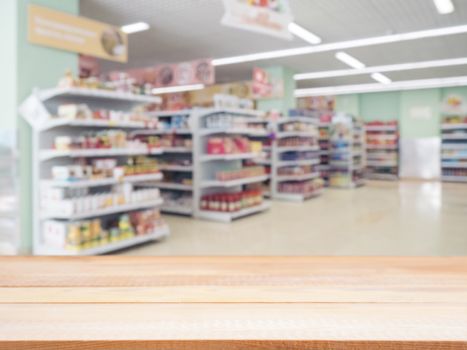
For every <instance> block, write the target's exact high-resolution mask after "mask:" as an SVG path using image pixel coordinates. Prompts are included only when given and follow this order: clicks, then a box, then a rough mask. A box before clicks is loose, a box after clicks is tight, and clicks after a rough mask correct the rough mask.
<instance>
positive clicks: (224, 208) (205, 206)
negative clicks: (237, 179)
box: [200, 189, 263, 213]
mask: <svg viewBox="0 0 467 350" xmlns="http://www.w3.org/2000/svg"><path fill="white" fill-rule="evenodd" d="M262 202H263V192H262V191H261V189H254V190H246V191H242V192H235V193H215V194H210V195H205V196H203V197H202V198H201V203H200V207H201V210H207V211H219V212H226V213H234V212H237V211H239V210H242V209H246V208H250V207H255V206H257V205H260V204H261V203H262Z"/></svg>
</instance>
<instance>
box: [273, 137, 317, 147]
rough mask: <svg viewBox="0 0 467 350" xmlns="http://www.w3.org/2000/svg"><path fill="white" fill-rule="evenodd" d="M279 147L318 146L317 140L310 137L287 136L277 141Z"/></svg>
mask: <svg viewBox="0 0 467 350" xmlns="http://www.w3.org/2000/svg"><path fill="white" fill-rule="evenodd" d="M277 145H278V146H279V147H295V146H317V145H318V144H317V142H316V140H314V139H312V138H309V137H296V136H293V137H286V138H281V139H279V140H278V141H277Z"/></svg>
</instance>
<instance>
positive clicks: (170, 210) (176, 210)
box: [161, 206, 193, 215]
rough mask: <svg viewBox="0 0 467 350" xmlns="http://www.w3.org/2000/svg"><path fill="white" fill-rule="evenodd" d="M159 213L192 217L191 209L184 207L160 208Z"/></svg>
mask: <svg viewBox="0 0 467 350" xmlns="http://www.w3.org/2000/svg"><path fill="white" fill-rule="evenodd" d="M161 212H163V213H167V214H178V215H193V209H192V208H184V207H169V206H163V207H162V208H161Z"/></svg>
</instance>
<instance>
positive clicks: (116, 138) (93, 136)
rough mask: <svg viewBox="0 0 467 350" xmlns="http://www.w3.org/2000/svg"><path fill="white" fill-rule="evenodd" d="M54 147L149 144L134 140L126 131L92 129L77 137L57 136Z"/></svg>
mask: <svg viewBox="0 0 467 350" xmlns="http://www.w3.org/2000/svg"><path fill="white" fill-rule="evenodd" d="M54 149H55V150H57V151H71V150H90V149H140V150H145V149H147V144H145V143H143V142H141V141H140V140H137V139H136V140H132V139H130V138H129V135H128V134H127V133H126V132H125V131H121V130H102V131H96V132H93V131H90V132H87V133H85V134H82V135H80V136H77V137H72V136H56V137H55V140H54Z"/></svg>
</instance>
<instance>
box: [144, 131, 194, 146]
mask: <svg viewBox="0 0 467 350" xmlns="http://www.w3.org/2000/svg"><path fill="white" fill-rule="evenodd" d="M136 140H139V141H140V142H141V143H144V144H147V145H148V147H149V148H151V149H160V148H162V149H170V148H187V149H191V148H192V147H193V141H192V139H191V136H189V135H188V136H184V135H174V134H168V135H160V136H159V135H158V136H156V135H151V136H146V135H138V136H136Z"/></svg>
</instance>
